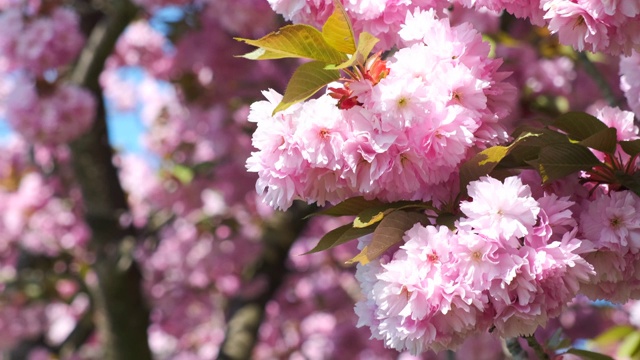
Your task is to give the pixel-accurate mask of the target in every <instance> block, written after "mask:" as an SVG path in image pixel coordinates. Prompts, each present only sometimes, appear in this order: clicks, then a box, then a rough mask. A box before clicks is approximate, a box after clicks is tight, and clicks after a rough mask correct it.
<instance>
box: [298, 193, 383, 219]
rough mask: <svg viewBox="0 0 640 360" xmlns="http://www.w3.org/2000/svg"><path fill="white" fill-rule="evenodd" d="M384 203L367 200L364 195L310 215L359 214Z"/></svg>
mask: <svg viewBox="0 0 640 360" xmlns="http://www.w3.org/2000/svg"><path fill="white" fill-rule="evenodd" d="M381 205H383V203H382V202H381V201H380V200H377V199H373V200H366V199H365V198H364V197H362V196H358V197H353V198H349V199H347V200H345V201H343V202H341V203H338V204H336V205H335V206H332V207H330V208H328V209H323V210H321V211H318V212H316V213H313V214H311V215H309V216H308V217H310V216H316V215H328V216H348V215H354V216H355V215H358V214H360V212H362V211H363V210H366V209H369V208H374V207H379V206H381Z"/></svg>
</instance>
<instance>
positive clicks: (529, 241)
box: [356, 177, 593, 354]
mask: <svg viewBox="0 0 640 360" xmlns="http://www.w3.org/2000/svg"><path fill="white" fill-rule="evenodd" d="M468 192H469V195H470V196H471V198H472V200H471V201H464V202H462V204H461V210H462V211H463V212H464V214H465V215H466V216H467V217H465V218H462V219H460V220H459V222H458V223H457V224H456V229H455V230H450V229H449V228H447V227H444V226H431V225H429V226H426V227H425V226H422V225H420V224H417V225H415V226H414V227H413V228H412V229H411V230H409V231H407V232H406V234H405V237H404V241H405V242H404V244H403V245H401V246H400V248H399V249H398V250H397V251H396V252H395V253H393V254H392V255H388V256H386V257H384V258H383V259H381V260H379V261H376V262H375V263H372V264H368V265H366V266H359V268H358V272H357V274H356V276H357V277H358V279H359V280H360V282H361V285H362V290H363V292H364V294H365V295H366V300H364V301H361V302H359V303H358V304H357V305H356V313H358V315H359V316H360V322H359V325H360V326H365V325H366V326H369V327H371V329H372V336H373V337H374V338H378V339H382V340H384V341H385V344H386V345H387V346H389V347H392V348H395V349H397V350H403V349H408V350H409V351H411V352H412V353H413V354H418V353H421V352H423V351H425V350H427V349H434V350H436V351H438V350H443V349H450V348H456V347H457V346H458V345H460V344H461V343H462V342H463V341H464V340H465V338H466V337H468V336H469V335H472V334H477V333H482V332H486V331H489V330H492V331H495V332H496V333H497V334H499V335H500V336H502V337H514V336H519V335H523V334H531V333H533V332H534V331H535V330H536V328H537V327H538V326H539V325H542V326H544V325H545V324H546V323H547V321H548V320H549V319H551V318H553V317H556V316H558V315H560V312H561V311H562V309H563V308H564V306H565V304H566V303H567V302H569V301H570V300H571V299H573V297H574V296H575V295H576V293H577V292H578V290H579V289H580V285H581V284H582V283H585V282H587V281H588V280H589V275H590V274H592V273H593V270H592V266H591V265H590V264H589V263H588V262H587V261H585V260H584V259H583V258H582V257H581V256H580V254H581V253H582V252H583V251H584V250H582V249H581V247H580V246H581V241H580V240H579V239H578V238H577V235H576V233H577V227H576V225H577V224H576V221H575V220H574V219H573V217H572V213H571V211H570V210H569V208H570V207H571V206H573V205H574V203H573V202H572V201H570V200H568V198H558V197H557V196H556V195H545V196H543V197H541V198H538V199H535V198H534V197H533V196H532V194H531V189H530V188H529V186H528V185H524V184H523V183H522V182H521V180H520V179H519V178H517V177H510V178H507V179H505V180H504V182H501V181H499V180H496V179H493V178H490V177H484V178H482V179H480V180H478V181H475V182H472V183H471V184H469V186H468Z"/></svg>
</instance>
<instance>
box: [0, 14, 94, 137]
mask: <svg viewBox="0 0 640 360" xmlns="http://www.w3.org/2000/svg"><path fill="white" fill-rule="evenodd" d="M31 5H33V6H24V4H22V3H21V2H15V3H12V4H10V5H8V6H7V7H6V8H5V9H3V11H2V13H0V26H2V28H3V29H6V31H3V32H2V34H0V77H1V78H2V79H3V80H2V81H5V82H8V83H11V85H10V90H9V91H8V93H7V94H1V95H0V112H2V113H3V115H4V116H6V120H7V121H8V122H9V124H11V126H12V127H13V128H14V130H15V131H17V132H19V133H20V134H21V135H23V136H24V137H25V138H26V139H27V140H28V141H31V142H34V143H42V144H47V145H56V144H60V143H65V142H68V141H71V140H73V139H75V138H76V137H78V136H79V135H81V134H82V133H84V132H85V131H87V130H88V129H89V127H90V126H91V124H92V123H93V118H94V115H95V105H96V104H95V99H94V98H93V96H92V95H91V94H90V93H89V92H88V91H87V90H85V89H82V88H80V87H78V86H75V85H72V84H66V83H59V82H57V81H56V79H57V78H59V77H60V76H61V75H62V74H63V73H64V68H65V67H66V66H68V65H69V64H70V63H72V62H73V61H74V60H75V59H76V58H77V56H78V54H79V52H80V49H81V48H82V46H83V45H84V37H83V36H82V34H81V33H80V29H79V18H78V15H77V14H76V13H75V12H74V11H73V10H71V9H68V8H65V7H61V6H55V5H52V6H45V5H42V4H39V3H34V4H31Z"/></svg>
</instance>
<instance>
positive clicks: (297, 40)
mask: <svg viewBox="0 0 640 360" xmlns="http://www.w3.org/2000/svg"><path fill="white" fill-rule="evenodd" d="M235 39H236V40H238V41H241V42H244V43H246V44H249V45H253V46H256V47H258V49H257V50H254V51H252V52H250V53H247V54H245V55H240V56H241V57H244V58H247V59H251V60H266V59H282V58H307V59H312V60H316V61H321V62H324V63H326V64H340V63H342V62H343V61H345V59H346V58H347V57H346V55H345V54H343V53H341V52H340V51H338V50H336V49H334V48H333V47H332V46H331V45H329V44H328V43H327V42H326V40H325V38H324V36H323V35H322V33H321V32H320V31H318V29H316V28H314V27H313V26H309V25H302V24H297V25H287V26H284V27H282V28H280V30H278V31H275V32H272V33H270V34H267V35H265V36H264V37H262V38H260V39H258V40H251V39H243V38H235Z"/></svg>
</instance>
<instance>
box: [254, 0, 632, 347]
mask: <svg viewBox="0 0 640 360" xmlns="http://www.w3.org/2000/svg"><path fill="white" fill-rule="evenodd" d="M270 3H271V5H272V7H273V8H274V10H276V11H277V12H280V13H282V14H283V15H284V16H285V17H286V18H288V19H292V20H293V21H294V22H308V23H312V24H322V23H324V22H325V21H326V23H325V25H324V26H323V27H322V35H323V36H324V38H325V40H326V41H327V43H328V44H331V45H333V43H331V41H332V40H331V38H330V37H329V36H328V35H327V34H326V29H328V28H331V27H332V26H335V22H336V19H337V18H338V15H336V13H337V12H338V13H339V11H343V14H345V15H343V16H344V17H345V18H346V17H348V15H350V16H352V17H353V18H354V20H353V29H354V30H355V32H358V31H365V30H366V31H370V32H371V33H372V34H373V35H375V36H381V37H382V41H381V42H380V43H378V46H379V47H378V48H379V49H382V50H385V49H388V48H390V47H391V45H395V46H396V48H394V50H393V51H391V52H390V54H389V55H388V56H387V57H385V58H384V60H382V58H380V55H379V54H376V55H374V56H371V57H369V58H368V60H367V61H366V63H363V64H362V66H355V67H354V68H353V69H354V70H352V71H346V70H345V73H347V75H348V76H347V77H343V78H341V79H340V80H339V82H337V83H330V84H328V91H327V93H326V94H323V95H320V96H319V97H318V98H316V99H312V100H307V101H303V102H295V101H292V100H291V99H293V98H294V97H293V96H292V94H291V92H292V91H294V90H292V89H298V87H300V83H299V82H297V81H298V78H297V77H296V74H294V77H293V78H292V80H291V82H290V84H289V87H288V88H287V92H286V93H285V94H284V96H282V95H280V94H278V93H277V92H275V91H274V90H269V91H265V92H264V93H263V94H264V96H265V97H266V98H267V101H260V102H256V103H254V104H253V105H252V107H251V113H250V114H249V117H248V118H249V121H251V122H255V123H257V130H256V132H255V134H254V136H253V145H254V147H256V148H257V151H256V152H254V153H253V154H252V156H251V158H249V160H248V161H247V169H248V170H249V171H251V172H257V173H258V175H259V180H258V182H257V184H256V189H257V191H258V193H259V194H262V197H263V201H264V202H266V203H268V204H269V205H271V206H273V207H276V208H281V209H286V208H288V207H289V206H291V204H292V202H293V200H298V199H299V200H303V201H306V202H309V203H318V204H319V205H324V204H325V203H327V202H328V203H330V204H334V205H336V204H337V205H336V206H335V210H332V209H329V210H326V211H323V213H325V214H330V215H333V216H338V215H357V217H356V220H355V221H354V223H353V226H352V228H350V229H349V226H348V225H345V226H343V227H340V228H336V229H334V230H333V231H331V232H329V233H328V234H327V235H326V236H325V237H323V239H322V240H321V241H320V243H319V244H318V245H317V246H316V248H315V249H314V250H312V251H318V250H324V249H327V248H331V247H333V246H335V245H337V244H341V243H343V242H346V241H348V240H351V239H355V238H358V237H360V236H362V235H363V234H368V233H373V236H372V237H370V236H366V237H364V238H361V240H360V246H359V249H361V253H360V254H359V255H357V256H356V257H354V258H353V259H352V260H350V262H359V263H360V264H359V265H358V270H357V273H356V278H357V279H358V281H359V283H360V286H361V289H362V292H363V294H364V297H365V298H364V299H363V300H361V301H359V302H358V303H357V305H356V313H357V314H358V316H359V319H360V320H359V323H358V325H359V326H367V327H369V328H371V332H372V338H376V339H381V340H383V341H384V343H385V345H386V346H387V347H390V348H393V349H396V350H398V351H405V350H407V351H409V352H411V353H412V354H414V355H417V354H420V353H422V352H424V351H426V350H430V349H431V350H435V351H441V350H446V349H456V348H458V347H459V346H460V345H461V344H462V343H463V342H464V341H465V339H467V338H468V337H470V336H475V335H478V334H481V333H486V332H493V333H495V334H497V335H499V336H501V337H504V338H512V337H518V336H528V335H531V334H533V333H534V332H535V331H536V329H538V328H539V327H544V326H545V325H546V324H547V323H548V322H549V321H550V320H551V319H553V318H556V317H558V316H560V315H561V314H562V312H563V311H564V310H565V309H566V306H567V304H568V303H570V302H571V301H572V300H573V299H574V298H575V297H576V296H577V295H578V294H584V295H586V296H588V297H589V298H591V299H593V300H597V299H605V300H608V301H612V302H626V301H628V300H630V299H637V298H638V297H639V296H640V293H638V290H637V289H638V287H637V286H638V285H637V284H638V280H640V278H638V276H637V263H638V260H639V258H638V253H639V252H640V251H639V249H638V245H639V242H640V228H639V227H638V224H639V223H640V202H639V200H640V199H639V198H638V192H637V191H638V188H637V183H636V182H635V180H632V179H634V178H635V174H636V171H637V157H638V151H637V148H635V146H636V144H637V140H638V139H640V137H639V133H638V127H637V126H635V125H634V114H633V113H631V112H628V111H623V110H621V109H619V108H616V107H605V106H601V105H594V106H592V107H591V108H590V111H591V113H592V114H593V116H594V117H589V118H588V119H587V118H585V119H584V121H585V122H584V123H583V124H580V123H578V122H577V120H573V119H572V117H571V116H567V117H565V118H563V119H559V120H558V121H556V122H554V123H552V124H551V125H550V127H547V128H545V129H546V130H542V129H541V130H539V131H536V130H535V128H524V130H522V129H521V130H517V131H516V132H515V133H514V135H513V137H511V138H510V137H509V136H508V135H507V132H506V126H505V125H507V126H508V124H507V123H506V122H505V120H506V119H507V118H508V115H509V110H510V108H511V107H512V106H513V100H512V97H513V95H514V92H515V91H514V89H513V88H512V87H511V84H510V83H509V82H507V81H506V78H507V75H508V74H507V73H506V72H503V71H500V70H499V69H498V68H499V66H500V65H501V62H500V61H499V60H495V59H491V58H490V57H489V44H487V43H484V42H483V41H482V38H481V36H480V35H479V34H478V33H477V32H476V31H475V30H474V29H473V26H472V25H471V24H469V23H462V24H460V25H457V26H451V25H450V20H449V19H448V18H447V15H446V14H447V13H449V12H450V9H449V10H445V9H444V7H445V6H446V5H448V4H449V3H446V4H445V2H442V3H438V4H435V3H431V2H430V3H429V4H426V5H425V4H422V3H417V2H413V3H411V4H410V5H409V4H405V3H400V4H401V5H398V4H396V3H395V2H394V3H392V4H391V3H384V2H383V3H375V4H374V3H366V4H362V3H354V2H347V3H345V4H344V9H339V8H338V7H339V5H340V4H339V3H337V2H333V5H334V6H335V8H334V6H331V3H332V2H330V1H327V2H325V3H322V2H304V1H271V2H270ZM423 5H424V6H426V7H428V8H430V10H428V11H424V10H420V7H421V6H423ZM463 5H464V6H469V7H471V6H475V7H478V8H480V7H486V8H488V9H490V10H504V9H506V10H507V11H509V12H511V13H513V14H514V15H515V16H518V17H523V18H529V19H530V20H531V22H533V23H534V24H537V25H543V24H545V23H546V24H547V25H548V27H549V30H551V32H554V33H555V32H557V33H558V34H559V39H560V41H561V42H562V43H564V44H566V45H572V46H573V47H574V48H575V49H576V50H579V51H582V50H584V49H587V50H592V51H603V52H608V53H610V54H616V55H617V54H621V53H623V54H626V55H631V54H632V53H633V55H632V56H631V57H628V58H623V60H622V62H621V69H620V71H621V74H622V75H623V77H622V90H623V91H625V94H626V95H627V96H628V98H629V104H630V106H632V107H633V108H634V109H635V108H636V107H637V94H636V93H637V89H636V88H637V86H636V82H634V79H635V78H636V77H637V73H638V64H637V59H636V57H637V55H636V53H635V51H633V52H632V49H634V48H637V47H638V45H639V44H638V43H637V39H636V38H635V37H633V36H632V34H633V31H634V30H633V29H634V27H635V26H636V24H637V23H638V21H637V20H638V14H639V13H640V8H639V7H638V6H637V4H633V3H632V2H629V1H616V2H611V3H607V4H603V3H602V2H600V1H584V2H571V1H542V2H527V3H526V4H522V3H515V2H510V3H509V4H508V5H507V4H503V3H499V2H492V3H489V2H481V1H474V2H464V3H463ZM332 9H333V12H332V11H331V10H332ZM453 11H454V12H455V10H453ZM397 12H400V13H404V16H401V17H399V16H397ZM346 14H348V15H346ZM387 21H388V23H385V22H387ZM390 24H392V25H390ZM389 26H394V28H393V31H391V32H389V29H390V27H389ZM350 29H351V28H350ZM381 34H384V35H381ZM274 36H278V34H275V35H274ZM363 39H364V37H362V35H361V37H360V42H361V43H360V45H361V44H362V42H363ZM270 40H271V39H269V38H268V37H265V38H263V39H261V40H258V41H255V42H254V43H251V42H249V43H250V44H252V45H254V46H257V47H259V48H261V47H262V48H264V49H266V51H274V52H277V51H279V50H281V48H279V47H278V45H277V44H274V43H270V42H269V41H270ZM360 45H358V48H357V50H356V52H355V53H354V54H353V55H352V56H353V58H356V57H357V56H358V55H360V52H359V51H360V50H361V47H360ZM336 49H339V46H336ZM283 53H284V51H283ZM261 54H263V53H256V55H254V53H250V54H247V55H245V57H247V58H251V59H254V58H256V59H260V58H261V57H260V56H263V55H261ZM312 56H313V55H312ZM312 56H310V57H311V58H313V57H312ZM283 57H285V56H283ZM313 59H315V58H313ZM562 66H563V65H562V64H560V63H557V64H556V63H553V62H552V61H549V64H548V67H549V68H551V69H554V70H556V69H557V70H559V71H560V72H562V71H564V70H562V68H561V67H562ZM564 67H566V64H565V66H564ZM331 68H332V65H329V66H327V67H325V69H331ZM337 68H338V69H342V68H344V66H342V67H341V66H337ZM318 74H320V73H318ZM297 76H300V75H299V74H297ZM560 76H561V75H559V76H556V78H558V77H560ZM574 76H575V75H574ZM565 80H566V78H565ZM528 85H530V86H533V88H532V89H533V90H534V91H541V89H542V87H541V86H543V85H544V84H543V85H541V86H538V89H537V90H536V88H535V85H536V84H534V83H529V84H528ZM296 86H298V87H296ZM561 86H566V84H565V85H562V84H557V83H555V84H553V85H552V86H550V88H551V89H553V87H556V88H560V87H561ZM562 92H566V90H560V93H562ZM296 100H304V99H302V98H299V99H296ZM291 102H294V103H293V105H290V103H291ZM282 104H286V106H283V105H282ZM585 116H586V114H585ZM582 127H584V128H589V127H591V129H589V130H583V129H582ZM569 139H572V140H571V141H573V142H574V143H571V141H569ZM596 139H597V140H596ZM507 140H511V141H510V142H511V143H510V145H508V146H502V145H498V144H504V143H506V142H507ZM600 141H602V143H600ZM596 142H598V143H596ZM605 142H606V144H607V145H606V146H605V145H604V143H605ZM575 143H579V144H575ZM632 144H633V145H632ZM496 145H498V146H496ZM547 146H549V147H554V148H555V151H556V152H557V153H560V155H557V156H556V155H555V154H553V153H552V151H551V150H548V149H545V147H547ZM532 151H533V152H534V153H531V152H532ZM557 153H556V154H557ZM498 167H501V168H500V169H502V170H503V171H505V170H506V171H508V172H507V173H506V174H509V175H511V176H505V173H498V176H500V179H501V180H498V179H496V178H494V177H491V176H482V175H483V174H484V175H486V174H490V173H491V172H492V171H493V170H498ZM527 167H529V168H533V169H535V170H537V171H533V170H519V171H516V169H521V168H527ZM567 169H569V170H567ZM459 185H461V188H460V189H458V186H459ZM356 197H359V198H358V199H360V200H355V198H356ZM415 200H419V201H417V202H416V201H415ZM379 201H383V202H386V203H390V204H388V205H387V206H386V207H385V205H382V203H380V202H379ZM420 201H422V202H423V203H422V204H423V205H422V206H423V207H422V208H421V207H420V205H416V204H417V203H420ZM358 204H360V205H358ZM362 204H365V205H362ZM367 204H368V205H367ZM354 207H356V208H358V207H359V208H358V209H359V210H358V211H354V210H353V208H354ZM367 207H371V209H367ZM411 207H416V208H418V209H423V210H420V211H418V212H419V213H422V214H420V215H417V214H416V213H415V212H414V213H411V212H410V210H407V209H410V208H411ZM376 209H380V210H376ZM403 209H404V210H403ZM424 209H427V210H426V211H425V210H424ZM353 211H354V212H353ZM376 211H379V213H377V212H376ZM398 214H404V215H398ZM411 214H413V215H411ZM409 215H410V216H409ZM425 215H426V218H430V219H433V220H435V221H433V220H425V219H424V218H423V216H425ZM401 216H406V218H405V219H404V220H400V219H401ZM443 216H444V218H446V217H450V218H452V219H454V221H452V222H447V221H446V220H441V219H443ZM417 218H420V220H419V221H416V219H417ZM385 221H386V222H385ZM441 221H444V222H441ZM366 229H369V230H366ZM398 234H403V235H402V236H398ZM393 236H396V238H395V239H394V240H389V238H390V237H393ZM397 244H400V245H399V246H398V245H397ZM372 249H374V250H372ZM622 284H624V285H622Z"/></svg>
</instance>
